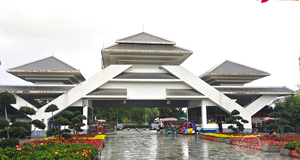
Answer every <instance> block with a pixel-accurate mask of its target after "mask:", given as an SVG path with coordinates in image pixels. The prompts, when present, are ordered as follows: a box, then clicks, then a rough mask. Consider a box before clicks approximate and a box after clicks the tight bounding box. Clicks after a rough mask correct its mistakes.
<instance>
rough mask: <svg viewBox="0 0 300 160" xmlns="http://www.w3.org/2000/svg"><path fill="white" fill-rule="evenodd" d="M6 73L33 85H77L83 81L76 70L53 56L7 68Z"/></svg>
mask: <svg viewBox="0 0 300 160" xmlns="http://www.w3.org/2000/svg"><path fill="white" fill-rule="evenodd" d="M7 72H8V73H11V74H13V75H15V76H17V77H19V78H21V79H24V80H25V81H29V82H33V83H35V82H62V83H64V84H77V83H80V82H82V81H84V80H85V78H84V77H83V76H82V74H81V73H80V71H79V70H78V69H76V68H74V67H72V66H71V65H69V64H67V63H65V62H63V61H62V60H60V59H58V58H56V57H54V56H50V57H47V58H43V59H40V60H36V61H33V62H30V63H26V64H24V65H20V66H17V67H13V68H9V69H7Z"/></svg>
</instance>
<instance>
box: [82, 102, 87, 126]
mask: <svg viewBox="0 0 300 160" xmlns="http://www.w3.org/2000/svg"><path fill="white" fill-rule="evenodd" d="M82 109H83V115H84V116H86V119H84V120H83V123H84V124H85V126H83V127H82V129H83V130H87V129H89V127H88V123H87V121H88V106H83V107H82Z"/></svg>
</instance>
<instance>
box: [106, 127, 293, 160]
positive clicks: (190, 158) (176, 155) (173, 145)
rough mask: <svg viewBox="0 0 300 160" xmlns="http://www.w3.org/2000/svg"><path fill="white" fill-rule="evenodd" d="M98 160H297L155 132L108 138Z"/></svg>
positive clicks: (141, 132) (188, 136) (190, 136)
mask: <svg viewBox="0 0 300 160" xmlns="http://www.w3.org/2000/svg"><path fill="white" fill-rule="evenodd" d="M107 138H108V140H107V143H106V146H105V148H104V149H103V151H102V154H101V160H142V159H145V160H147V159H150V160H155V159H160V160H161V159H167V160H177V159H178V160H196V159H197V160H198V159H201V160H211V159H212V160H213V159H218V160H220V159H228V160H240V159H251V160H252V159H254V160H259V159H262V160H271V159H272V160H274V159H276V160H277V159H280V160H298V158H292V157H290V156H281V155H280V153H268V152H262V151H258V150H254V149H248V148H240V147H237V146H234V145H228V144H225V143H218V142H213V141H209V140H205V139H201V138H200V135H181V134H179V135H161V134H156V132H155V131H138V132H137V131H125V130H124V131H118V134H117V135H108V137H107Z"/></svg>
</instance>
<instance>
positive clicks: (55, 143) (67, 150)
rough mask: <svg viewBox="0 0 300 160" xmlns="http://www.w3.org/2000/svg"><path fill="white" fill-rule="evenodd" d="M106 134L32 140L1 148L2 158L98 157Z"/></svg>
mask: <svg viewBox="0 0 300 160" xmlns="http://www.w3.org/2000/svg"><path fill="white" fill-rule="evenodd" d="M103 139H106V136H105V135H90V134H89V135H74V136H73V138H66V139H63V138H61V139H58V137H50V138H45V139H41V140H32V141H28V142H25V143H22V144H20V145H17V146H16V147H13V148H10V147H7V148H5V149H3V148H0V159H75V160H76V159H96V158H97V156H99V155H98V154H99V153H100V148H103Z"/></svg>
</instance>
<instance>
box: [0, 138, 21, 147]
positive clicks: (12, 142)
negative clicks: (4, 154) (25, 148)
mask: <svg viewBox="0 0 300 160" xmlns="http://www.w3.org/2000/svg"><path fill="white" fill-rule="evenodd" d="M19 144H20V141H19V140H18V139H16V138H6V139H3V140H2V141H1V142H0V147H1V148H6V147H16V145H19Z"/></svg>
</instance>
